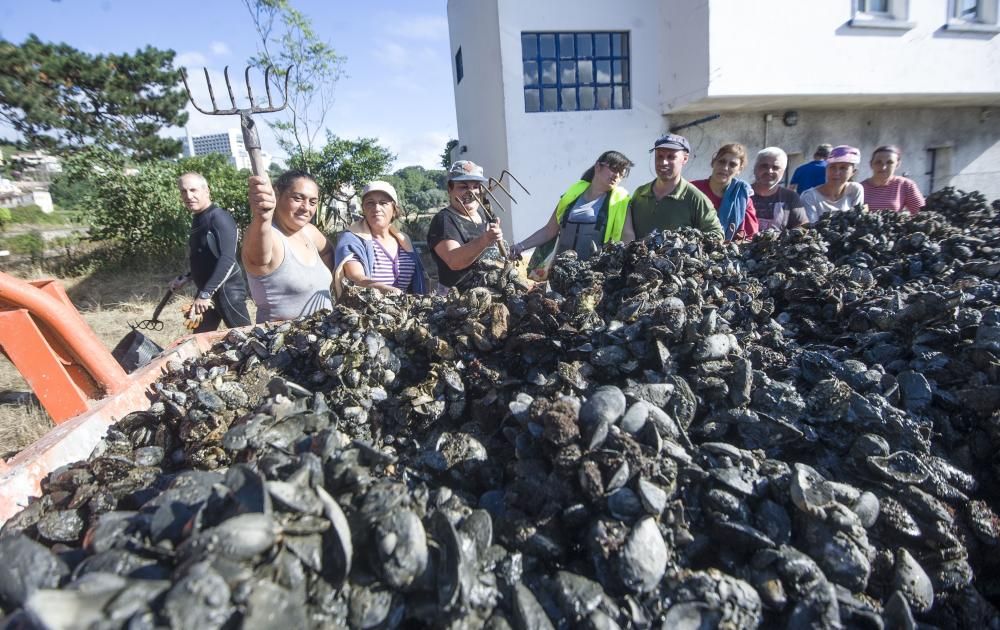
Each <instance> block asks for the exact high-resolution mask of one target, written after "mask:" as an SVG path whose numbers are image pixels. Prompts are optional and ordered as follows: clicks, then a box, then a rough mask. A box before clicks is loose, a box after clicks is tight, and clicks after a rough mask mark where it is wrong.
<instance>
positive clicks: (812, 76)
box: [448, 0, 1000, 239]
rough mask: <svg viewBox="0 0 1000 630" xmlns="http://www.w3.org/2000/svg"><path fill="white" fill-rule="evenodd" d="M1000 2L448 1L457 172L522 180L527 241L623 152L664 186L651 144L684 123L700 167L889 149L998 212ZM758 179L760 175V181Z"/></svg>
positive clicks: (517, 212) (694, 166) (692, 170)
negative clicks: (737, 152)
mask: <svg viewBox="0 0 1000 630" xmlns="http://www.w3.org/2000/svg"><path fill="white" fill-rule="evenodd" d="M997 9H998V0H978V1H976V0H962V1H958V0H948V1H947V2H942V1H941V0H886V1H883V2H863V1H862V0H809V1H808V2H803V1H802V0H769V1H768V2H747V1H746V0H702V1H700V2H691V1H690V0H632V1H630V2H579V1H578V0H547V1H546V2H538V1H537V0H449V1H448V27H449V31H450V36H451V57H452V62H453V70H454V75H453V80H454V81H455V109H456V114H457V121H458V145H457V147H456V149H455V151H454V152H453V157H455V158H456V159H470V160H474V161H475V162H478V163H480V164H482V165H483V166H484V167H485V169H486V172H487V174H488V175H492V176H494V177H496V176H498V175H499V174H500V171H501V170H502V169H504V168H507V169H510V171H512V172H513V173H514V174H515V175H516V176H517V177H518V179H520V180H521V181H522V182H523V183H524V184H525V186H527V187H528V189H529V190H531V193H532V200H533V202H532V203H531V204H524V203H521V204H519V205H516V206H513V207H512V208H511V212H510V213H501V219H502V221H503V222H504V224H505V225H504V228H505V230H512V232H511V231H508V232H507V233H508V234H513V235H514V237H515V238H518V239H521V238H524V237H526V236H527V235H529V234H531V232H533V231H534V230H536V229H537V228H538V227H540V226H541V225H543V224H544V223H545V222H546V221H547V220H548V218H549V216H550V214H551V212H552V209H553V208H554V207H555V204H556V201H557V200H558V198H559V195H560V194H561V193H562V192H563V191H564V190H565V189H566V188H567V187H568V186H569V185H570V184H571V183H573V182H574V181H576V179H577V178H578V177H579V176H580V174H581V173H582V172H583V171H584V169H586V168H587V167H588V166H590V165H591V164H592V163H593V161H594V159H595V158H597V156H598V155H599V154H600V153H601V152H603V151H605V150H607V149H616V150H619V151H622V152H624V153H625V154H626V155H627V156H629V157H630V158H631V159H632V160H633V161H634V162H635V163H636V167H635V168H633V169H632V174H631V176H630V177H628V179H627V180H626V181H625V183H624V185H625V186H626V187H627V188H628V189H629V190H635V188H636V187H638V186H639V185H640V184H643V183H645V182H648V181H650V180H652V179H653V177H654V174H653V170H652V161H651V158H650V155H649V149H650V148H651V147H652V144H653V140H654V139H655V138H656V137H657V136H659V135H660V134H663V133H665V132H667V131H668V130H671V129H675V128H677V127H684V126H685V125H688V124H689V123H694V122H695V121H698V120H700V119H705V118H707V117H709V116H714V115H716V114H718V117H717V118H714V119H713V120H709V121H705V122H700V123H696V124H694V125H690V126H686V127H684V128H683V129H681V130H679V131H678V133H681V134H683V135H685V136H687V137H688V138H689V139H690V141H691V144H692V155H691V160H690V162H689V163H688V165H687V166H686V167H685V169H684V176H685V177H687V178H689V179H697V178H702V177H707V176H708V175H709V174H710V168H709V161H710V160H711V157H712V154H713V153H714V151H715V150H716V149H718V148H719V147H720V146H722V145H723V144H725V143H728V142H740V143H743V144H744V145H746V146H747V148H748V149H749V152H750V156H751V159H752V158H753V156H754V155H755V154H756V152H757V151H759V150H760V149H762V148H764V147H766V146H771V145H777V146H780V147H782V148H784V149H785V150H786V151H787V152H788V154H789V168H788V172H789V173H791V172H792V170H793V169H794V168H795V167H796V166H797V165H798V164H800V163H802V162H803V161H808V160H809V159H811V157H812V154H813V151H814V150H815V148H816V146H817V145H818V144H820V143H824V142H829V143H832V144H835V145H836V144H850V145H854V146H857V147H859V148H860V149H861V151H862V153H863V156H864V157H863V162H862V164H861V167H860V172H859V174H858V179H859V180H860V179H864V178H866V177H868V176H869V175H870V174H871V169H870V167H869V165H868V158H869V156H870V154H871V151H872V150H873V149H874V148H875V147H877V146H879V145H882V144H896V145H899V146H900V147H901V148H902V150H903V156H902V157H903V161H902V166H901V168H900V171H901V174H905V175H907V176H909V177H911V178H912V179H914V180H916V181H917V182H918V183H919V185H920V187H921V188H922V189H923V190H924V192H925V193H926V192H929V191H932V190H936V189H939V188H942V187H944V186H948V185H953V186H956V187H959V188H962V189H965V190H980V191H982V192H983V193H984V194H986V195H987V196H988V197H990V198H1000V167H998V165H1000V35H998V34H1000V27H998V10H997ZM742 177H743V178H746V179H748V180H752V179H753V173H752V172H751V171H750V169H749V168H748V170H746V171H744V173H743V174H742Z"/></svg>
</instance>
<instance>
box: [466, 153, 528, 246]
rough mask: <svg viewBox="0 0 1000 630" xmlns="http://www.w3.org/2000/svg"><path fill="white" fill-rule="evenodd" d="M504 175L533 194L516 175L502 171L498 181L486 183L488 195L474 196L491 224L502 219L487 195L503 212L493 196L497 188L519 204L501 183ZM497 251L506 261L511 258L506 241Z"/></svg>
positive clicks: (492, 179)
mask: <svg viewBox="0 0 1000 630" xmlns="http://www.w3.org/2000/svg"><path fill="white" fill-rule="evenodd" d="M504 175H507V176H508V177H510V179H512V180H514V181H515V182H516V183H517V185H518V186H520V187H521V189H522V190H523V191H524V192H526V193H527V194H528V195H529V196H530V195H531V193H530V192H528V189H527V188H525V187H524V184H522V183H521V182H520V181H519V180H518V179H517V178H516V177H514V174H513V173H511V172H510V171H508V170H507V169H503V170H502V171H500V177H499V178H498V179H494V178H492V177H490V178H489V179H488V180H487V182H486V187H485V188H483V189H482V190H483V192H485V193H486V195H484V196H480V195H476V194H475V193H473V196H474V197H475V198H476V201H478V202H479V205H481V206H482V207H483V211H484V212H485V213H486V218H487V219H489V221H490V223H498V222H499V221H500V219H499V218H497V215H496V213H494V212H493V206H492V204H491V203H490V201H489V199H487V198H486V196H487V195H488V196H489V198H490V199H492V200H493V201H495V202H496V204H497V207H498V208H500V209H501V210H503V206H502V205H501V204H500V202H499V201H498V200H497V198H496V197H495V196H494V195H493V191H494V190H496V189H497V188H500V189H501V190H502V191H504V193H506V195H507V197H508V198H509V199H510V200H511V202H512V203H517V199H515V198H514V195H512V194H511V193H510V190H508V189H507V187H506V186H504V185H503V183H502V182H501V181H500V180H502V179H503V176H504ZM497 249H498V250H500V255H501V256H503V257H504V258H505V259H507V258H509V257H510V253H509V251H508V250H507V243H505V242H504V241H502V240H501V241H500V242H499V243H497Z"/></svg>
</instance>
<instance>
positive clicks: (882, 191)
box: [861, 144, 926, 214]
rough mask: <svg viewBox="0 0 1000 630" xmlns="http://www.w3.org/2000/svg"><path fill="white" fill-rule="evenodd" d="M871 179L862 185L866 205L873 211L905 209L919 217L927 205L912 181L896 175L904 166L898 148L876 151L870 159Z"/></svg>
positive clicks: (892, 147)
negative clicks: (918, 214)
mask: <svg viewBox="0 0 1000 630" xmlns="http://www.w3.org/2000/svg"><path fill="white" fill-rule="evenodd" d="M870 164H871V167H872V176H871V177H869V178H868V179H866V180H865V181H863V182H861V186H862V187H863V188H864V189H865V203H867V204H868V207H869V208H871V209H872V210H895V211H896V212H899V211H900V210H903V209H906V211H907V212H909V213H910V214H916V213H917V212H918V211H919V210H920V209H921V208H923V207H924V204H925V203H926V202H925V200H924V196H923V195H922V194H921V193H920V187H919V186H917V183H916V182H915V181H913V180H912V179H908V178H906V177H901V176H898V175H896V169H897V168H899V165H900V164H902V159H901V158H900V151H899V147H897V146H896V145H894V144H887V145H884V146H881V147H879V148H877V149H875V152H874V153H872V159H871V162H870Z"/></svg>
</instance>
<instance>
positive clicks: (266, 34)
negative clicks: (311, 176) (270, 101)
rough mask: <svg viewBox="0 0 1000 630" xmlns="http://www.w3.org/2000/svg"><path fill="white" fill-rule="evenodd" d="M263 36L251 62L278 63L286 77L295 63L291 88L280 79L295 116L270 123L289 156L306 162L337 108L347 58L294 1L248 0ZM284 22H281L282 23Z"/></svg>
mask: <svg viewBox="0 0 1000 630" xmlns="http://www.w3.org/2000/svg"><path fill="white" fill-rule="evenodd" d="M243 3H244V4H245V5H246V7H247V11H249V12H250V17H251V18H252V20H253V23H254V28H255V29H256V30H257V36H258V38H259V41H258V48H257V55H256V56H255V57H252V58H251V59H250V63H251V64H253V65H255V66H257V67H258V68H261V69H264V68H266V67H268V66H271V67H273V68H274V69H275V70H277V71H278V72H279V74H280V75H281V76H283V75H284V73H285V71H286V70H287V69H288V68H289V67H291V76H290V77H289V83H288V93H287V94H285V93H284V81H283V80H280V79H281V76H279V77H278V79H279V80H277V81H276V85H277V89H278V92H279V93H281V94H282V96H283V97H285V98H286V99H287V101H288V108H287V110H286V111H287V112H288V114H289V116H290V120H287V121H278V122H271V121H269V122H268V124H270V125H271V127H272V128H273V129H274V132H275V137H276V139H277V141H278V144H279V146H281V148H282V149H284V150H285V152H286V153H288V155H297V156H298V158H299V160H301V161H306V160H307V153H308V152H310V151H313V150H314V148H315V143H316V137H317V136H318V135H319V132H320V131H322V130H323V129H324V128H325V125H324V121H325V120H326V115H327V113H328V112H329V111H330V108H331V107H333V93H334V86H335V85H336V83H337V80H338V79H340V77H342V76H343V74H344V62H345V60H346V58H345V57H343V56H341V55H338V54H337V52H336V51H335V50H334V49H333V47H331V46H330V45H329V44H328V43H327V42H324V41H323V40H321V39H320V38H319V37H318V36H317V35H316V32H315V31H314V30H313V28H312V22H311V20H310V19H309V18H308V17H306V16H305V15H304V14H303V13H301V12H299V11H298V10H296V9H295V8H293V7H292V6H291V2H289V0H243ZM279 23H280V27H279Z"/></svg>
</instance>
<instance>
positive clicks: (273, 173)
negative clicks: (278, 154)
mask: <svg viewBox="0 0 1000 630" xmlns="http://www.w3.org/2000/svg"><path fill="white" fill-rule="evenodd" d="M284 172H285V169H284V168H282V166H281V165H280V164H278V163H277V162H271V165H270V166H268V167H267V176H268V177H270V178H271V181H272V182H273V181H274V180H276V179H278V178H279V177H281V174H282V173H284Z"/></svg>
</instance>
